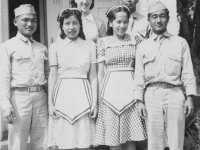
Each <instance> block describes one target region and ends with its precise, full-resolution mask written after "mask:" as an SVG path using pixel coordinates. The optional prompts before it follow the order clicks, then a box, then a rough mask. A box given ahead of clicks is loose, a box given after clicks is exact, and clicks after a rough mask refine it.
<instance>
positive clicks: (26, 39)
mask: <svg viewBox="0 0 200 150" xmlns="http://www.w3.org/2000/svg"><path fill="white" fill-rule="evenodd" d="M16 37H17V38H19V39H20V40H22V41H24V42H27V41H28V40H30V41H31V42H34V40H33V37H30V39H29V38H27V37H25V36H23V35H22V34H21V33H19V32H17V35H16Z"/></svg>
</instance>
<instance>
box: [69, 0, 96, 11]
mask: <svg viewBox="0 0 200 150" xmlns="http://www.w3.org/2000/svg"><path fill="white" fill-rule="evenodd" d="M70 7H72V8H77V4H76V2H75V0H70ZM93 7H94V0H92V4H91V6H90V10H92V9H93Z"/></svg>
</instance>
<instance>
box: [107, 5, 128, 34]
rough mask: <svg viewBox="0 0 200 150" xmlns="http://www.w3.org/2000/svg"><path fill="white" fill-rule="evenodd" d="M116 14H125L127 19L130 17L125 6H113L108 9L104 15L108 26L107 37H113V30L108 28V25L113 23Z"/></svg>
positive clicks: (108, 26)
mask: <svg viewBox="0 0 200 150" xmlns="http://www.w3.org/2000/svg"><path fill="white" fill-rule="evenodd" d="M118 12H125V13H126V14H127V18H128V19H129V17H130V10H129V8H128V7H126V6H113V7H111V8H110V9H108V11H107V13H106V15H107V17H108V24H107V32H106V34H107V36H109V35H113V28H112V27H111V26H110V23H112V22H113V20H115V19H116V13H118Z"/></svg>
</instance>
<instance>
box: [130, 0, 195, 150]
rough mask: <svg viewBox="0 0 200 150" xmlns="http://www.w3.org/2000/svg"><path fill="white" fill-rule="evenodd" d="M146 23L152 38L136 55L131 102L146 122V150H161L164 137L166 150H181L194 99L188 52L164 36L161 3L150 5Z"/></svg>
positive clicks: (183, 43) (180, 42)
mask: <svg viewBox="0 0 200 150" xmlns="http://www.w3.org/2000/svg"><path fill="white" fill-rule="evenodd" d="M148 20H149V24H150V25H151V28H152V31H153V35H152V36H151V37H150V38H149V39H147V40H145V41H144V42H143V43H141V44H140V45H139V47H138V49H137V52H136V67H135V79H136V80H135V81H134V83H135V86H136V87H135V88H136V89H135V90H134V99H137V100H138V101H139V102H138V106H137V108H138V113H139V115H140V116H141V117H143V118H146V124H147V133H148V150H164V146H165V135H166V137H167V141H168V145H169V148H170V150H183V143H184V127H185V115H186V116H188V115H190V114H191V113H192V112H193V111H194V106H193V100H192V97H193V95H196V81H195V80H196V78H195V76H194V71H193V65H192V61H191V56H190V49H189V46H188V44H187V42H186V40H185V39H183V38H181V37H178V36H174V35H171V34H169V33H168V32H167V29H166V27H167V24H168V22H169V11H168V9H167V8H166V6H165V5H164V4H163V3H161V2H160V1H156V2H153V3H152V4H151V5H150V7H149V9H148ZM182 87H184V89H185V92H183V90H182V89H183V88H182ZM144 91H145V92H144ZM143 97H144V101H143ZM143 102H144V103H145V105H144V104H143Z"/></svg>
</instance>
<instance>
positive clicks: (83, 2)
mask: <svg viewBox="0 0 200 150" xmlns="http://www.w3.org/2000/svg"><path fill="white" fill-rule="evenodd" d="M75 2H76V4H77V7H78V8H79V9H81V10H82V12H83V13H88V12H89V10H90V6H91V5H92V0H75Z"/></svg>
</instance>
